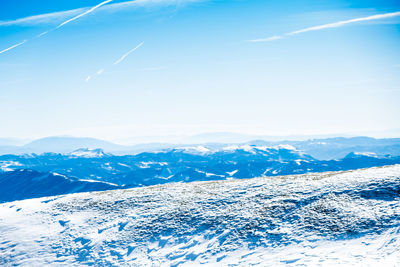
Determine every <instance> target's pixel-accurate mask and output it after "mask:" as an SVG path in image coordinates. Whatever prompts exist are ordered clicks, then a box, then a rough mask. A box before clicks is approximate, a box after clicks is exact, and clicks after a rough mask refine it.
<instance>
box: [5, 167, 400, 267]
mask: <svg viewBox="0 0 400 267" xmlns="http://www.w3.org/2000/svg"><path fill="white" fill-rule="evenodd" d="M0 251H1V254H0V255H1V257H0V265H7V264H22V265H26V266H35V265H38V266H41V265H43V264H49V263H53V264H56V265H57V264H70V265H72V264H77V263H84V264H95V265H111V264H114V265H121V264H126V263H129V264H130V265H134V266H136V265H151V264H154V265H162V264H168V265H169V264H171V265H179V264H183V265H186V264H188V265H189V264H193V263H195V264H199V263H211V264H214V265H215V264H218V265H222V266H225V265H228V264H232V265H239V266H246V265H250V264H255V265H257V264H260V265H284V264H293V265H296V264H306V265H310V264H323V265H326V264H354V265H359V264H367V263H370V264H372V265H374V263H378V262H379V264H380V266H383V265H385V264H389V265H391V266H392V265H394V264H396V262H397V263H398V260H399V257H400V252H399V251H400V165H394V166H390V167H382V168H371V169H365V170H357V171H348V172H342V173H319V174H304V175H297V176H283V177H273V178H256V179H250V180H232V181H214V182H194V183H189V184H182V183H175V184H167V185H160V186H151V187H143V188H134V189H127V190H113V191H105V192H92V193H78V194H72V195H65V196H58V197H48V198H40V199H30V200H24V201H16V202H10V203H5V204H2V205H0Z"/></svg>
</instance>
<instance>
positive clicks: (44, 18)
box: [0, 0, 207, 27]
mask: <svg viewBox="0 0 400 267" xmlns="http://www.w3.org/2000/svg"><path fill="white" fill-rule="evenodd" d="M202 1H207V0H134V1H125V2H119V3H111V4H108V2H111V1H105V2H102V3H100V4H99V5H97V6H95V7H83V8H77V9H71V10H65V11H59V12H52V13H45V14H40V15H35V16H29V17H24V18H19V19H15V20H5V21H0V27H1V26H3V27H4V26H28V25H38V24H55V23H60V24H59V25H58V26H57V27H61V26H63V25H65V24H66V23H69V22H71V21H73V20H75V19H77V18H79V17H82V16H84V15H86V14H88V13H90V12H93V11H94V10H95V9H99V10H120V9H121V10H122V9H125V8H127V7H140V6H151V5H154V6H156V5H181V4H184V3H192V2H202ZM106 4H108V5H106ZM71 16H74V17H72V18H71ZM67 18H70V19H68V20H67V21H68V22H67V21H64V20H65V19H67ZM61 24H63V25H61Z"/></svg>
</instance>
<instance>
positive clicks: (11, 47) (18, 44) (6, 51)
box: [0, 40, 27, 54]
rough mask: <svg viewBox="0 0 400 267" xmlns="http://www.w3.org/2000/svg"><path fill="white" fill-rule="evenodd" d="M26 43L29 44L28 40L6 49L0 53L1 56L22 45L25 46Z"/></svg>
mask: <svg viewBox="0 0 400 267" xmlns="http://www.w3.org/2000/svg"><path fill="white" fill-rule="evenodd" d="M26 42H27V40H23V41H22V42H20V43H18V44H15V45H13V46H10V47H9V48H6V49H4V50H2V51H0V54H2V53H4V52H7V51H9V50H11V49H14V48H16V47H18V46H20V45H23V44H24V43H26Z"/></svg>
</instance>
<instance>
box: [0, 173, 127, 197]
mask: <svg viewBox="0 0 400 267" xmlns="http://www.w3.org/2000/svg"><path fill="white" fill-rule="evenodd" d="M117 188H120V187H118V186H117V185H114V184H110V183H105V182H99V181H93V180H79V179H76V178H70V177H67V176H65V175H61V174H57V173H50V172H45V173H44V172H38V171H34V170H28V169H19V170H16V171H10V172H4V173H0V203H1V202H9V201H14V200H20V199H27V198H37V197H44V196H55V195H61V194H70V193H77V192H88V191H104V190H111V189H117Z"/></svg>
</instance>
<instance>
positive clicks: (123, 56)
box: [114, 42, 144, 65]
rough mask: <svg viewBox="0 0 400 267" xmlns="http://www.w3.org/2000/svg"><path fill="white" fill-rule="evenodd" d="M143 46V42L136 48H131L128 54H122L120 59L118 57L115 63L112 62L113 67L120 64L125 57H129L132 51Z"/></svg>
mask: <svg viewBox="0 0 400 267" xmlns="http://www.w3.org/2000/svg"><path fill="white" fill-rule="evenodd" d="M143 44H144V42H141V43H140V44H138V45H137V46H136V47H134V48H132V49H131V50H129V51H128V52H126V53H125V54H123V55H122V57H120V58H119V59H118V60H117V61H115V62H114V65H117V64H119V63H121V62H122V61H123V60H124V59H125V58H126V57H127V56H129V54H130V53H132V52H133V51H135V50H136V49H138V48H139V47H141V46H142V45H143Z"/></svg>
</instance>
